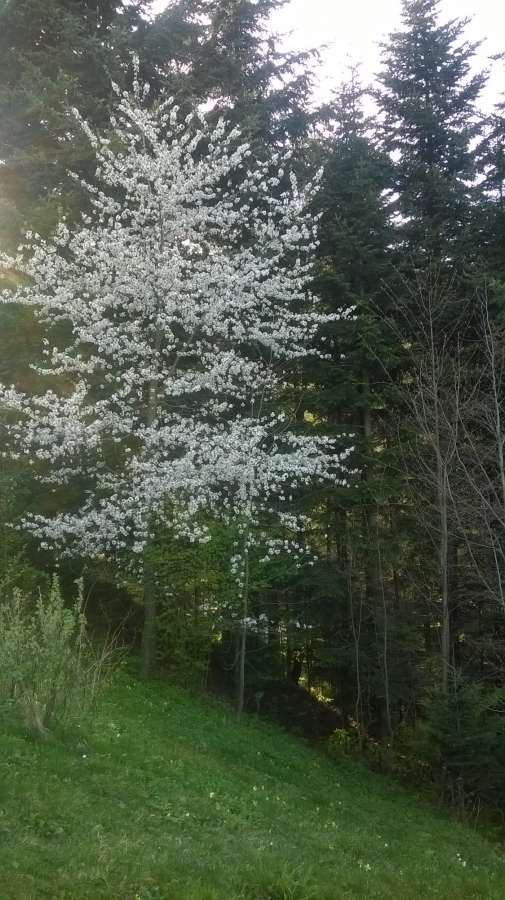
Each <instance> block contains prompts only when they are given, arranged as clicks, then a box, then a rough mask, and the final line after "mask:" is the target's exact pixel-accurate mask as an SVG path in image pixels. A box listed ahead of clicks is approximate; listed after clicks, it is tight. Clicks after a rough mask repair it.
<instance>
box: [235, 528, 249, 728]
mask: <svg viewBox="0 0 505 900" xmlns="http://www.w3.org/2000/svg"><path fill="white" fill-rule="evenodd" d="M248 543H249V531H248V529H247V528H246V530H245V533H244V556H243V559H244V588H243V602H242V630H241V632H240V651H239V676H238V704H237V722H240V720H241V718H242V712H243V709H244V694H245V653H246V642H247V621H246V620H247V614H248V601H249V547H248Z"/></svg>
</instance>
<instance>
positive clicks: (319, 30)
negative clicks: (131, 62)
mask: <svg viewBox="0 0 505 900" xmlns="http://www.w3.org/2000/svg"><path fill="white" fill-rule="evenodd" d="M165 6H167V0H156V2H155V3H154V4H153V11H158V10H161V9H163V8H164V7H165ZM401 6H402V4H401V0H288V2H287V3H286V6H285V7H284V8H283V9H281V10H278V11H277V12H276V13H275V14H274V15H273V16H272V19H271V23H272V30H273V31H276V32H278V33H282V34H284V35H285V37H284V39H283V41H282V47H283V48H285V49H289V50H304V49H308V48H310V47H321V46H322V45H323V44H330V46H329V47H328V49H327V50H325V51H324V52H323V64H322V66H321V69H320V70H319V75H318V90H317V96H318V99H327V98H328V97H329V96H330V94H331V90H332V88H333V87H336V86H337V85H338V84H339V83H340V81H341V80H342V77H343V75H344V74H345V69H346V66H348V65H349V63H350V62H353V63H356V62H359V63H360V64H361V71H362V80H363V82H364V83H370V82H372V81H373V77H374V73H375V72H377V70H378V69H379V66H380V50H379V47H378V44H379V43H380V41H382V40H384V39H386V38H387V35H388V34H389V33H390V32H392V31H396V30H397V29H398V28H399V27H400V25H401V17H400V14H401ZM440 12H441V19H443V20H445V21H448V20H449V19H454V18H459V19H461V18H467V17H468V18H471V19H472V21H471V22H470V23H469V24H468V26H467V28H466V32H465V36H466V38H467V39H468V40H469V41H471V42H472V43H473V42H475V41H480V40H483V41H484V44H483V46H482V47H481V48H480V51H479V53H478V56H477V59H476V65H477V68H479V69H482V68H486V67H488V66H489V65H490V63H489V57H490V56H492V55H494V54H496V53H502V52H504V51H505V0H441V3H440ZM288 32H291V33H290V34H288ZM491 66H492V70H493V71H492V73H491V77H490V81H489V85H488V87H487V89H486V91H485V95H484V97H483V103H482V104H481V106H483V107H484V108H485V109H486V110H489V109H491V108H492V105H493V103H494V102H495V101H496V100H497V99H499V96H500V94H502V93H505V62H503V61H502V62H498V63H492V64H491Z"/></svg>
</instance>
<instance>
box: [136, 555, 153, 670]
mask: <svg viewBox="0 0 505 900" xmlns="http://www.w3.org/2000/svg"><path fill="white" fill-rule="evenodd" d="M144 565H145V569H144V627H143V629H142V642H141V646H140V663H139V675H140V677H141V678H148V677H149V675H150V674H151V672H152V671H153V669H154V667H155V665H156V658H157V640H156V587H155V583H154V572H153V569H152V564H151V563H150V562H147V561H145V562H144Z"/></svg>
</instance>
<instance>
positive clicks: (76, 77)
mask: <svg viewBox="0 0 505 900" xmlns="http://www.w3.org/2000/svg"><path fill="white" fill-rule="evenodd" d="M146 6H147V4H146V2H145V0H138V2H137V0H135V2H134V3H128V4H126V3H118V2H116V0H23V2H21V3H19V2H12V0H3V2H2V3H1V4H0V123H1V124H0V158H1V159H2V162H3V165H2V167H1V171H0V196H1V200H2V204H3V205H4V212H8V211H11V212H12V211H13V210H15V212H16V215H17V217H18V222H19V223H21V222H22V221H23V220H25V221H26V220H29V221H30V224H31V225H33V226H34V227H35V228H37V229H38V230H40V231H41V232H46V233H47V232H48V231H49V230H50V229H51V227H52V226H53V224H54V222H55V221H57V219H58V217H59V215H61V212H62V207H66V206H67V205H68V201H67V200H66V199H65V195H66V196H67V197H68V196H69V195H74V196H75V194H76V191H75V185H72V184H71V182H70V181H69V180H68V178H67V169H69V168H71V169H77V170H78V171H79V172H80V173H84V172H85V171H86V168H85V166H86V160H87V161H88V162H90V154H89V149H88V148H87V147H86V145H85V142H84V141H83V140H82V139H81V138H80V135H79V136H77V132H76V130H74V129H73V128H72V124H71V121H70V120H69V117H68V111H69V109H71V108H72V107H74V106H76V107H78V108H79V109H81V110H82V113H83V115H84V116H85V117H86V118H87V119H89V120H90V121H92V122H93V123H94V124H96V125H97V127H103V125H104V124H105V123H106V122H108V118H109V115H110V107H111V103H112V98H113V92H112V87H111V80H115V81H117V82H118V83H119V84H122V85H123V84H124V82H125V71H126V70H127V68H128V64H129V62H130V53H131V50H132V48H133V47H134V46H135V34H136V31H138V29H139V26H141V24H142V21H143V20H142V17H141V14H142V11H143V10H144V9H145V8H146ZM76 205H77V207H78V206H79V201H78V200H76ZM74 211H75V212H77V209H75V210H74ZM4 217H5V215H4ZM6 230H7V234H5V235H4V236H5V237H6V238H9V237H10V238H11V240H14V241H16V240H17V236H16V234H15V233H13V230H12V222H11V223H10V228H9V229H6Z"/></svg>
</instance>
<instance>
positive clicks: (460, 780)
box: [415, 677, 505, 817]
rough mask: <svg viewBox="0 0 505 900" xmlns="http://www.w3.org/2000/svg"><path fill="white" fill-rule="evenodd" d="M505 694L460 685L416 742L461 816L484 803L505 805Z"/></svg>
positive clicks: (432, 713)
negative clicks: (504, 787) (504, 785)
mask: <svg viewBox="0 0 505 900" xmlns="http://www.w3.org/2000/svg"><path fill="white" fill-rule="evenodd" d="M503 707H504V691H503V690H490V689H489V688H488V687H486V686H485V685H482V684H474V683H469V682H466V681H465V680H464V679H463V678H461V677H458V678H456V679H455V681H454V684H453V686H452V690H451V691H449V693H448V694H446V695H443V694H440V695H437V696H436V697H435V698H434V699H433V701H432V703H431V705H430V707H429V710H428V716H427V719H426V722H425V723H424V726H423V727H422V729H421V736H420V739H419V738H418V740H417V741H416V742H415V744H416V748H417V750H418V751H420V753H421V756H422V757H423V758H424V759H425V760H426V761H427V762H428V763H429V765H430V766H431V767H432V771H433V772H434V774H435V776H436V778H437V781H438V783H439V787H440V790H441V792H442V794H443V795H444V799H445V800H446V801H449V802H450V804H451V805H453V806H454V808H455V809H456V810H457V812H458V814H459V815H460V816H462V817H463V816H464V815H465V814H466V813H467V812H468V811H471V809H473V807H474V806H475V805H477V807H478V806H479V804H480V802H481V801H484V802H492V803H497V804H500V805H501V804H503V800H504V799H505V798H504V795H503V783H504V776H505V766H504V759H503V749H502V747H503V736H504V734H505V715H504V711H503Z"/></svg>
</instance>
